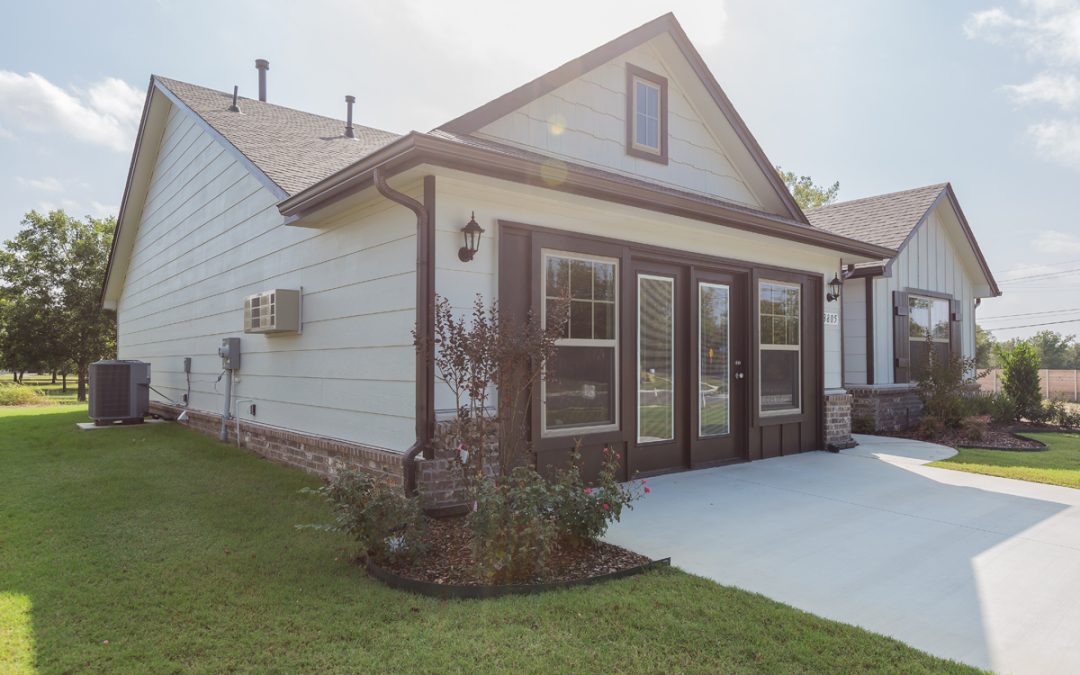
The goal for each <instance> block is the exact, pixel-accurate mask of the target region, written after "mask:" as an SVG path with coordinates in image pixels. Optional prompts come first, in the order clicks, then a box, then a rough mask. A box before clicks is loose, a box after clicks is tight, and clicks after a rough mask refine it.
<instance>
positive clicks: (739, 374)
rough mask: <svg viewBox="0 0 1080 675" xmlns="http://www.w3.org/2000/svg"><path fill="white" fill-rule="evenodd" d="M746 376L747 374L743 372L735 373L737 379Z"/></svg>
mask: <svg viewBox="0 0 1080 675" xmlns="http://www.w3.org/2000/svg"><path fill="white" fill-rule="evenodd" d="M744 377H746V376H745V375H743V374H742V373H735V379H736V380H741V379H743V378H744Z"/></svg>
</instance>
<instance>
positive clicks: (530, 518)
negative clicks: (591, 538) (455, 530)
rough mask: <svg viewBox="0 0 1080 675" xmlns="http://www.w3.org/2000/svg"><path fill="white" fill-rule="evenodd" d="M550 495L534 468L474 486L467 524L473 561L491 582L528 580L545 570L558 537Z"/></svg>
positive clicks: (518, 468) (513, 472)
mask: <svg viewBox="0 0 1080 675" xmlns="http://www.w3.org/2000/svg"><path fill="white" fill-rule="evenodd" d="M550 493H551V486H550V485H549V483H548V482H547V481H546V480H545V479H544V477H543V476H541V475H540V474H538V473H537V472H536V471H534V470H533V469H531V468H529V467H517V468H515V469H514V470H513V471H511V472H510V475H509V476H507V477H504V479H503V480H502V482H499V481H495V480H485V481H481V482H480V484H479V485H477V486H476V487H475V489H474V490H473V494H474V498H475V501H474V503H473V511H472V513H470V514H469V516H468V524H469V528H470V529H471V530H472V533H473V557H474V558H475V559H476V562H477V564H478V565H479V567H480V572H481V574H482V575H483V576H484V578H486V579H487V580H488V582H489V583H496V584H498V583H509V582H515V581H526V580H528V579H531V578H533V577H535V576H537V575H538V574H539V573H540V572H541V571H542V570H543V569H544V566H545V564H546V563H547V558H548V555H549V554H550V553H551V549H552V548H553V546H554V545H555V539H556V537H557V535H558V530H557V528H556V527H555V521H554V519H553V518H552V517H551V509H550V504H551V494H550Z"/></svg>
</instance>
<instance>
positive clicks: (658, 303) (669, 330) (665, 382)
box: [638, 274, 675, 443]
mask: <svg viewBox="0 0 1080 675" xmlns="http://www.w3.org/2000/svg"><path fill="white" fill-rule="evenodd" d="M674 347H675V280H674V279H671V278H669V277H654V276H648V275H644V274H642V275H639V276H638V442H639V443H653V442H656V441H670V440H672V439H673V438H674V437H675V419H674V417H675V405H674V402H675V355H674V351H673V350H674Z"/></svg>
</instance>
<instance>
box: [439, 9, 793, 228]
mask: <svg viewBox="0 0 1080 675" xmlns="http://www.w3.org/2000/svg"><path fill="white" fill-rule="evenodd" d="M664 33H667V34H668V35H670V36H671V39H672V40H673V41H674V42H675V45H676V46H677V47H678V49H679V51H680V52H681V53H682V55H683V57H684V58H685V59H686V61H687V62H688V63H689V65H690V67H691V69H692V70H693V71H694V74H695V75H697V77H698V79H699V80H700V81H701V84H702V85H703V86H704V87H705V89H706V91H707V92H708V93H709V95H710V96H711V98H712V100H713V102H714V103H715V104H716V106H717V107H718V108H719V109H720V112H721V113H722V114H723V115H724V118H725V119H726V120H727V121H728V123H729V124H730V125H731V127H732V128H733V129H734V131H735V134H736V135H737V136H738V138H739V140H740V141H741V142H742V144H743V146H745V148H746V150H747V151H748V152H749V154H750V156H751V158H752V159H753V161H754V163H755V164H756V165H757V167H758V169H759V170H760V171H761V172H762V174H763V175H764V176H765V179H766V180H767V181H768V183H769V185H770V187H772V189H773V191H774V192H775V193H776V195H777V197H778V198H779V199H780V202H781V203H782V204H783V205H784V208H785V210H786V211H787V215H788V217H790V218H791V219H793V220H795V221H798V222H800V223H804V224H809V221H808V220H807V219H806V216H805V215H804V214H803V212H802V209H800V208H799V205H798V204H796V203H795V199H794V197H792V196H791V193H790V192H789V191H788V189H787V187H786V186H785V185H784V183H783V181H781V180H780V176H779V175H778V174H777V172H776V168H775V166H774V165H773V163H772V162H770V161H769V158H768V157H766V156H765V152H764V151H763V150H762V149H761V146H760V145H759V144H758V142H757V139H755V138H754V136H753V134H751V133H750V130H749V128H747V126H746V122H744V121H743V119H742V117H741V116H740V115H739V113H738V112H737V111H736V110H735V106H733V105H732V103H731V99H729V98H728V97H727V94H725V93H724V90H723V89H722V88H721V87H720V84H719V83H718V82H717V81H716V78H715V77H714V76H713V74H712V72H711V71H710V70H709V67H708V66H707V65H706V64H705V60H704V59H703V58H702V57H701V54H700V53H699V52H698V50H697V49H696V48H695V47H694V45H693V43H691V42H690V38H689V37H687V35H686V32H685V31H683V28H682V26H681V25H680V24H679V22H678V20H677V19H676V18H675V15H674V14H672V13H671V12H668V13H667V14H664V15H663V16H660V17H657V18H656V19H653V20H652V21H649V22H648V23H645V24H643V25H641V26H639V27H637V28H635V29H634V30H632V31H630V32H628V33H624V34H623V35H620V36H619V37H617V38H615V39H614V40H611V41H610V42H607V43H605V44H603V45H601V46H599V47H597V48H596V49H593V50H592V51H590V52H588V53H586V54H583V55H581V56H579V57H578V58H576V59H573V60H572V61H568V62H567V63H564V64H563V65H561V66H559V67H558V68H556V69H554V70H552V71H549V72H547V73H545V74H543V75H541V76H540V77H538V78H536V79H534V80H532V81H531V82H527V83H525V84H523V85H521V86H520V87H518V88H516V89H514V90H512V91H509V92H507V93H506V94H503V95H502V96H500V97H498V98H496V99H494V100H492V101H489V102H488V103H485V104H484V105H482V106H480V107H479V108H475V109H474V110H470V111H469V112H467V113H465V114H464V115H460V116H458V117H456V118H454V119H452V120H450V121H449V122H446V123H445V124H442V125H441V126H439V127H437V129H436V131H446V132H450V133H453V134H457V135H464V134H471V133H473V132H475V131H478V130H479V129H480V128H482V127H484V126H486V125H487V124H489V123H491V122H494V121H495V120H497V119H499V118H501V117H504V116H506V115H507V114H509V113H511V112H513V111H514V110H517V109H518V108H521V107H522V106H524V105H526V104H528V103H530V102H532V101H534V100H536V99H538V98H540V97H541V96H544V95H545V94H548V93H551V92H552V91H554V90H556V89H558V88H559V87H561V86H563V85H564V84H567V83H569V82H570V81H572V80H574V79H576V78H578V77H580V76H581V75H583V74H585V73H587V72H589V71H591V70H593V69H594V68H598V67H599V66H601V65H603V64H605V63H607V62H608V61H611V60H612V59H614V58H615V57H617V56H619V55H620V54H623V53H625V52H628V51H630V50H631V49H633V48H635V47H637V46H639V45H642V44H644V43H646V42H648V41H649V40H652V39H653V38H655V37H657V36H658V35H662V34H664Z"/></svg>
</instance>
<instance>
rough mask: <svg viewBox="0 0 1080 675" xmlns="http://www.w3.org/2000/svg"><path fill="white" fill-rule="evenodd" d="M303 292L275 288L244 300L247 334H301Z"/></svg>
mask: <svg viewBox="0 0 1080 675" xmlns="http://www.w3.org/2000/svg"><path fill="white" fill-rule="evenodd" d="M301 295H302V294H301V291H298V290H295V289H289V288H275V289H273V290H269V291H263V292H262V293H256V294H255V295H249V296H248V297H247V298H245V299H244V332H245V333H263V334H273V333H299V332H300V326H301V324H300V303H301Z"/></svg>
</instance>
